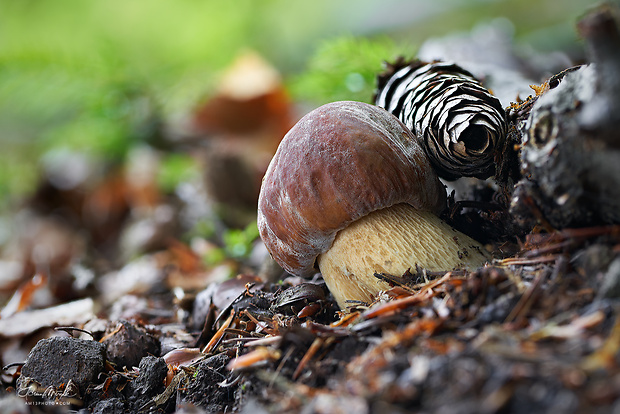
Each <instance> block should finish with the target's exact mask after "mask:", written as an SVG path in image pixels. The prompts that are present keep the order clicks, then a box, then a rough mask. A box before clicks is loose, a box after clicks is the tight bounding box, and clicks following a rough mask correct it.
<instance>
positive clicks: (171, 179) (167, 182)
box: [157, 153, 200, 193]
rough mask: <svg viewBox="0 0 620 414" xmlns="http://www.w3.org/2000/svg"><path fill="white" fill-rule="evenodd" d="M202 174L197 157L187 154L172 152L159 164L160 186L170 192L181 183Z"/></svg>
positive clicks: (158, 176)
mask: <svg viewBox="0 0 620 414" xmlns="http://www.w3.org/2000/svg"><path fill="white" fill-rule="evenodd" d="M199 176H200V169H199V165H198V162H197V161H196V159H195V158H193V157H191V156H189V155H186V154H177V153H172V154H168V155H166V156H164V159H163V160H162V161H161V164H160V166H159V171H158V174H157V183H158V185H159V188H160V189H161V190H162V191H163V192H165V193H169V192H172V191H174V189H175V188H176V187H177V186H178V185H179V184H181V183H183V182H187V181H191V180H193V179H195V178H196V177H199Z"/></svg>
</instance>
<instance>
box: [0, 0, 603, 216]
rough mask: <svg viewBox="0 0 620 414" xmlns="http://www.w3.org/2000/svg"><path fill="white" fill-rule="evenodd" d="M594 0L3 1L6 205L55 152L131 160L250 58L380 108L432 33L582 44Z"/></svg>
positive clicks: (1, 180)
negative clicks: (488, 27)
mask: <svg viewBox="0 0 620 414" xmlns="http://www.w3.org/2000/svg"><path fill="white" fill-rule="evenodd" d="M590 3H593V2H592V1H588V0H565V1H563V2H562V5H561V6H559V5H558V3H557V1H556V0H523V1H519V2H513V1H509V0H437V1H436V2H423V1H411V0H382V1H378V0H338V1H333V0H315V1H313V2H291V1H288V0H263V1H260V2H257V1H253V0H236V1H234V2H222V1H216V0H157V1H153V0H131V1H127V0H105V1H84V0H57V1H44V0H2V1H1V2H0V145H2V149H3V153H4V157H3V162H1V163H0V208H1V207H2V203H7V202H8V200H10V198H11V197H15V196H21V195H25V194H28V193H29V192H30V191H32V189H33V187H34V186H35V184H36V182H37V180H38V179H39V174H40V172H39V162H38V160H39V159H40V157H41V156H42V154H44V153H45V152H47V151H49V150H50V149H54V148H67V149H70V150H79V151H84V152H87V153H88V156H89V157H90V158H92V159H94V160H97V159H99V160H109V161H116V162H118V161H123V159H124V157H125V155H126V154H127V152H128V151H129V150H130V149H131V148H132V147H133V146H135V145H138V144H139V145H144V144H150V143H153V142H157V141H158V140H159V139H160V138H161V137H160V136H159V134H160V133H161V132H162V125H164V124H165V123H166V122H167V121H168V120H169V119H171V118H174V117H177V116H178V115H179V114H184V113H187V111H189V110H191V108H192V107H193V106H194V105H195V104H196V103H197V102H199V101H200V100H201V98H203V97H204V96H205V95H208V94H209V93H210V92H211V91H212V90H213V88H214V86H215V84H216V82H217V79H218V75H219V74H220V73H221V71H222V70H223V69H224V68H225V67H226V66H227V65H228V64H229V63H230V62H231V61H232V59H234V58H235V57H236V56H237V55H238V54H239V53H240V52H241V51H242V50H244V49H248V48H250V49H254V50H256V51H258V52H259V53H260V54H262V55H263V56H264V57H266V58H267V59H268V60H269V61H271V62H272V63H273V64H274V65H275V66H276V67H277V68H278V69H279V70H281V71H282V72H283V74H284V75H285V79H286V80H287V84H288V85H290V87H291V92H292V95H293V98H294V99H295V100H296V101H300V100H301V101H309V102H310V105H318V104H322V103H325V102H329V101H334V100H341V99H353V100H360V101H366V102H367V101H369V100H370V98H371V96H372V92H373V88H374V75H375V73H376V72H377V71H380V70H381V62H383V61H384V60H389V59H392V58H394V57H395V56H396V55H398V54H401V53H402V54H405V55H409V56H411V55H413V54H414V53H415V50H416V48H417V46H419V44H420V43H421V42H422V41H423V40H424V39H425V38H426V37H428V36H437V35H443V34H447V33H450V32H453V31H454V30H469V29H470V28H471V27H472V26H473V25H475V24H476V23H478V22H480V21H484V20H488V19H490V18H494V17H497V16H507V17H509V18H511V19H513V18H514V19H513V21H514V23H515V27H516V28H517V34H518V35H520V36H522V38H527V39H528V41H530V42H531V43H535V41H536V40H537V39H538V40H539V41H540V42H550V41H553V42H555V44H557V43H558V42H560V41H561V39H560V38H562V37H563V36H564V37H566V36H567V34H566V33H571V34H570V36H569V37H571V40H573V38H574V30H573V26H574V20H575V18H576V16H577V15H578V12H581V11H583V10H584V8H585V5H586V4H590ZM385 33H388V34H389V37H387V36H385ZM528 36H529V37H528ZM171 162H172V161H171ZM173 163H174V162H173ZM169 167H171V168H172V166H169ZM177 169H178V168H177ZM172 170H174V168H172ZM172 175H174V174H172ZM171 181H174V180H171ZM165 185H168V184H165Z"/></svg>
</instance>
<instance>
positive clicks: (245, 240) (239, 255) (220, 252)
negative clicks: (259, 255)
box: [204, 221, 259, 266]
mask: <svg viewBox="0 0 620 414" xmlns="http://www.w3.org/2000/svg"><path fill="white" fill-rule="evenodd" d="M258 237H259V233H258V226H257V225H256V222H255V221H254V222H252V223H250V224H248V225H247V226H246V227H245V228H243V229H232V228H231V229H226V230H225V231H224V233H223V234H222V241H223V247H221V248H215V249H212V250H210V251H209V253H208V254H207V256H206V257H204V261H205V263H206V264H207V265H210V266H213V265H217V264H219V263H221V262H223V261H224V260H226V259H235V260H243V259H247V258H248V256H249V255H250V253H251V252H252V247H253V245H254V242H255V241H256V240H257V239H258Z"/></svg>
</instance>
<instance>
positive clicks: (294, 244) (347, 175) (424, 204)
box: [258, 101, 486, 307]
mask: <svg viewBox="0 0 620 414" xmlns="http://www.w3.org/2000/svg"><path fill="white" fill-rule="evenodd" d="M445 202H446V194H445V189H444V187H443V185H442V184H441V182H440V181H439V179H438V178H437V175H436V174H435V172H434V171H433V169H432V167H431V165H430V163H429V161H428V159H427V158H426V155H425V154H424V151H423V150H422V148H421V147H420V145H419V144H418V143H417V141H416V139H415V137H414V136H413V135H412V133H411V132H410V131H409V130H408V129H407V127H405V126H404V125H403V124H402V123H401V122H400V121H399V120H398V119H397V118H396V117H394V116H393V115H392V114H390V113H389V112H387V111H386V110H384V109H382V108H379V107H376V106H373V105H368V104H365V103H361V102H351V101H343V102H334V103H331V104H327V105H324V106H322V107H320V108H317V109H315V110H314V111H312V112H310V113H309V114H307V115H306V116H304V117H303V118H302V119H301V120H300V121H299V122H298V123H297V124H296V125H295V126H294V127H293V128H292V129H291V130H290V131H289V132H288V133H287V134H286V136H285V137H284V139H283V140H282V142H281V143H280V146H279V148H278V150H277V152H276V154H275V156H274V158H273V159H272V161H271V163H270V165H269V168H268V169H267V173H266V174H265V177H264V179H263V184H262V188H261V193H260V196H259V201H258V227H259V230H260V234H261V238H262V239H263V241H264V242H265V245H266V247H267V249H268V250H269V251H270V252H271V254H272V256H273V257H274V259H275V260H276V261H277V262H278V263H279V264H280V265H281V266H282V267H283V268H284V269H285V270H287V271H288V272H290V273H292V274H295V275H299V276H308V275H311V274H312V273H314V272H315V271H316V268H315V263H316V261H317V259H318V258H319V256H320V255H322V254H323V253H326V252H328V251H329V250H330V248H331V247H332V245H333V244H334V239H335V238H336V235H337V234H338V233H339V232H340V233H343V232H342V230H343V229H345V228H347V227H349V225H351V224H352V223H354V222H356V221H358V220H360V219H362V218H363V217H366V216H368V215H369V214H370V213H373V212H375V211H378V210H386V211H389V210H390V209H389V207H392V206H395V205H397V204H404V205H408V206H410V207H411V210H413V211H421V212H431V213H433V214H431V216H433V217H435V218H436V216H434V214H437V213H439V212H441V210H442V209H443V208H444V207H445ZM389 215H390V214H387V216H389ZM436 219H437V221H438V222H440V223H443V222H441V220H439V219H438V218H436ZM396 220H397V221H398V220H401V219H400V218H396ZM388 221H389V219H388ZM418 221H421V222H422V223H425V221H426V220H425V219H421V220H418ZM423 225H424V224H423ZM443 226H445V229H442V230H438V231H439V233H438V234H442V232H448V233H450V232H452V231H453V230H452V229H451V228H450V227H449V226H448V225H446V224H445V223H443ZM371 231H373V232H375V234H374V235H371V236H370V237H371V238H372V239H373V240H374V241H373V242H372V243H375V241H376V242H377V243H380V240H381V239H390V238H393V235H392V234H390V233H391V232H392V231H393V230H391V229H390V228H389V227H388V228H383V227H381V226H379V228H374V230H371ZM422 232H424V231H422ZM414 233H415V232H414ZM448 233H446V235H445V236H442V237H446V238H449V239H452V238H453V237H454V235H452V234H448ZM404 237H415V236H411V234H410V233H406V234H405V236H404ZM433 237H434V236H433ZM442 237H440V238H442ZM339 238H343V237H342V236H341V235H339ZM458 238H459V239H461V240H464V238H467V236H465V235H461V234H459V237H458ZM467 239H468V240H467V241H466V242H462V243H463V244H471V243H476V242H475V241H473V240H471V239H469V238H467ZM347 243H348V242H347ZM372 243H371V244H370V245H368V248H369V249H376V245H375V244H372ZM424 243H426V241H425V242H424ZM453 243H454V242H453ZM418 244H419V243H418ZM476 244H477V243H476ZM371 246H374V247H371ZM392 246H394V245H393V244H392ZM479 247H481V246H479V245H477V247H476V249H479ZM424 248H425V249H428V251H429V252H432V253H429V254H427V255H426V256H429V255H430V256H432V255H433V254H438V255H441V254H443V253H442V252H441V251H438V249H437V248H436V246H434V245H428V246H424ZM459 248H460V245H457V246H456V248H455V249H454V256H456V257H455V258H453V259H450V260H448V261H440V263H441V265H442V266H449V269H445V270H450V269H452V268H453V267H457V266H459V265H462V264H464V263H463V261H462V260H460V259H459V258H458V255H457V253H456V251H457V250H458V249H459ZM390 249H391V247H386V248H385V249H379V250H381V255H384V257H382V259H381V260H383V261H394V260H392V259H391V258H390V255H391V254H399V255H401V254H402V255H403V257H406V259H403V260H404V261H405V262H406V263H408V266H407V267H406V268H404V269H396V270H395V269H392V268H391V270H392V271H397V272H400V273H404V271H406V270H407V268H409V267H414V266H415V265H416V264H418V265H420V266H422V267H429V265H430V266H431V267H435V266H432V263H425V261H420V260H418V255H416V254H415V252H414V253H413V255H412V253H411V252H398V251H396V252H392V251H391V250H390ZM476 249H470V250H471V251H472V254H471V256H472V257H471V259H472V260H470V261H469V262H468V263H467V264H469V265H471V263H473V262H475V263H476V265H478V266H479V265H482V264H483V263H484V261H485V260H486V257H485V256H484V255H483V254H482V253H480V254H479V256H476V254H475V253H473V252H475V251H476ZM361 250H362V251H361V252H360V254H364V252H363V247H362V248H361ZM397 250H399V249H397ZM342 255H343V256H345V257H346V256H349V255H348V254H347V253H346V246H345V248H344V252H343V253H342ZM426 256H425V255H424V254H423V255H421V256H420V257H426ZM474 256H475V259H476V260H473V259H474ZM338 260H340V259H338ZM353 261H355V260H353ZM344 263H345V264H344V266H345V267H346V266H347V264H346V263H348V259H345V262H344ZM324 264H325V266H326V268H327V267H329V266H328V265H327V263H326V261H325V260H320V267H321V271H322V273H323V277H324V278H325V281H326V283H327V285H328V287H329V288H330V290H331V291H332V294H334V296H335V297H336V299H337V300H338V303H339V305H340V306H341V307H344V304H345V302H346V301H347V300H363V301H368V300H369V299H372V296H374V295H375V294H376V293H377V292H378V291H379V290H381V289H385V288H386V287H387V286H386V285H382V284H381V283H379V282H378V281H377V279H376V278H374V276H373V274H374V271H380V270H381V266H379V265H375V264H372V263H370V264H369V266H370V268H365V270H362V269H361V268H360V269H359V271H360V272H362V273H364V274H357V273H356V274H354V275H353V277H351V275H349V276H348V279H347V280H348V281H347V282H346V283H345V284H344V286H345V289H346V285H348V284H353V285H356V284H360V283H361V284H362V285H365V286H366V285H369V286H366V287H364V289H362V290H363V291H368V292H369V293H367V294H364V295H359V294H357V293H354V292H353V291H354V290H355V289H353V290H352V291H351V293H350V292H349V291H348V290H345V291H342V289H341V288H337V287H336V286H337V285H338V286H340V285H341V284H339V283H338V281H342V275H341V274H326V272H325V271H324V269H323V265H324ZM375 268H376V269H375ZM438 270H439V269H438ZM349 282H350V283H349ZM375 282H377V283H375ZM374 285H376V286H374Z"/></svg>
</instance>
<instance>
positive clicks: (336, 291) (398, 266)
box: [318, 204, 490, 310]
mask: <svg viewBox="0 0 620 414" xmlns="http://www.w3.org/2000/svg"><path fill="white" fill-rule="evenodd" d="M489 260H490V255H489V254H488V253H487V251H486V250H485V248H484V247H483V246H482V245H481V244H480V243H478V242H477V241H475V240H473V239H471V238H470V237H468V236H466V235H464V234H463V233H460V232H459V231H457V230H455V229H454V228H452V227H450V226H449V225H448V224H447V223H446V222H444V221H442V220H441V219H440V218H439V217H437V216H436V215H435V214H433V213H431V212H428V211H421V210H416V209H415V208H414V207H412V206H410V205H409V204H397V205H394V206H392V207H388V208H384V209H382V210H377V211H375V212H372V213H370V214H369V215H367V216H365V217H362V218H361V219H359V220H357V221H355V222H353V223H352V224H350V225H349V226H348V227H346V228H344V229H343V230H340V231H339V232H338V234H337V235H336V238H335V240H334V243H333V245H332V247H331V248H330V249H329V250H328V251H327V252H326V253H323V254H321V255H320V256H319V257H318V264H319V269H320V270H321V273H322V274H323V278H324V279H325V283H326V284H327V287H328V288H329V290H330V291H331V292H332V294H333V295H334V297H335V298H336V301H337V302H338V305H339V306H340V308H341V309H343V310H344V309H346V307H347V305H349V306H350V303H348V302H347V301H362V302H367V303H369V302H372V301H373V300H374V297H375V296H376V295H377V293H379V292H380V291H381V290H386V289H388V288H389V286H388V284H387V283H386V282H383V281H380V280H379V279H377V278H376V277H375V276H374V274H375V273H387V274H392V275H402V274H404V273H405V272H406V271H407V269H410V268H412V267H415V265H416V264H417V265H418V266H421V267H422V268H425V269H428V270H434V271H439V270H446V271H449V270H452V269H455V268H468V269H475V268H478V267H481V266H483V265H484V263H485V262H487V261H489Z"/></svg>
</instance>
